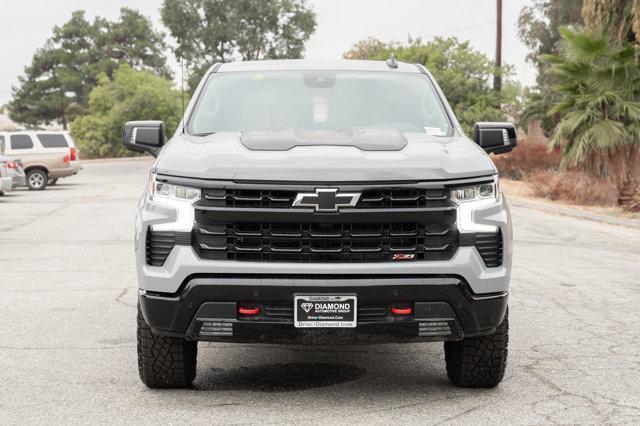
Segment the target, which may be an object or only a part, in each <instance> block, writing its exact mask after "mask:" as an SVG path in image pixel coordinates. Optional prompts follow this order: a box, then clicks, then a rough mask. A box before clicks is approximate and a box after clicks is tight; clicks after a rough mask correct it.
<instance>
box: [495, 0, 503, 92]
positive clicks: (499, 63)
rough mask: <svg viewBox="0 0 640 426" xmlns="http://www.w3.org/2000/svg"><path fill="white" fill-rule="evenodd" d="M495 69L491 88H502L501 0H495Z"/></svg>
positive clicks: (498, 90) (497, 90) (497, 89)
mask: <svg viewBox="0 0 640 426" xmlns="http://www.w3.org/2000/svg"><path fill="white" fill-rule="evenodd" d="M496 14H497V16H496V69H495V72H494V75H493V90H495V91H496V92H500V90H502V76H501V75H500V68H501V67H502V0H496Z"/></svg>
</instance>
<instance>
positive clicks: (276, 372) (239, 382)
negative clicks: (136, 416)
mask: <svg viewBox="0 0 640 426" xmlns="http://www.w3.org/2000/svg"><path fill="white" fill-rule="evenodd" d="M366 374H367V371H366V370H365V369H363V368H360V367H356V366H353V365H348V364H334V363H314V362H293V363H285V364H265V365H254V366H248V367H240V368H234V369H231V370H224V369H220V368H213V369H210V370H207V371H206V373H205V374H199V377H197V378H196V380H195V381H194V383H193V385H194V388H195V389H196V390H207V391H229V390H248V391H256V392H291V391H300V390H306V389H314V388H320V387H326V386H332V385H336V384H341V383H346V382H350V381H352V380H356V379H359V378H360V377H363V376H365V375H366Z"/></svg>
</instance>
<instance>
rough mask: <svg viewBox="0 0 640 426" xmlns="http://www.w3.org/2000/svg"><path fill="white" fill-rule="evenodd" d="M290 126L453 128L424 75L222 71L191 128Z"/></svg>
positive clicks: (432, 130) (209, 86)
mask: <svg viewBox="0 0 640 426" xmlns="http://www.w3.org/2000/svg"><path fill="white" fill-rule="evenodd" d="M287 127H297V128H300V129H308V130H335V129H344V128H348V127H386V128H389V127H391V128H396V129H399V130H400V131H403V132H422V133H425V132H426V133H429V134H432V135H447V134H449V131H450V127H451V126H450V123H449V120H448V117H447V115H446V114H445V112H444V109H443V107H442V104H441V102H440V99H439V98H438V96H437V94H436V92H435V90H434V88H433V86H432V85H431V84H430V82H429V81H428V79H427V78H426V77H425V76H423V75H420V74H417V73H416V74H415V75H413V74H407V73H382V72H353V71H345V72H329V71H326V72H324V71H323V72H302V71H299V72H295V71H282V72H262V73H261V72H255V73H237V74H236V73H234V74H224V73H221V74H215V75H213V76H212V77H210V78H209V80H208V81H207V82H206V84H205V87H204V89H203V92H202V95H201V96H200V99H199V100H198V103H197V104H196V107H195V110H194V112H193V115H192V117H191V121H190V123H189V130H190V132H191V133H195V134H206V133H211V132H224V131H242V130H247V129H252V128H287Z"/></svg>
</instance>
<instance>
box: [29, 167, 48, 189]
mask: <svg viewBox="0 0 640 426" xmlns="http://www.w3.org/2000/svg"><path fill="white" fill-rule="evenodd" d="M48 181H49V177H48V176H47V172H45V171H44V170H42V169H33V170H29V172H28V173H27V188H29V189H31V190H33V191H41V190H43V189H45V188H46V187H47V182H48Z"/></svg>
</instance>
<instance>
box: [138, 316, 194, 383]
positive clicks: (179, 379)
mask: <svg viewBox="0 0 640 426" xmlns="http://www.w3.org/2000/svg"><path fill="white" fill-rule="evenodd" d="M137 334H138V372H139V373H140V379H141V380H142V382H143V383H144V384H145V385H147V386H148V387H150V388H187V387H189V386H191V382H193V379H195V377H196V358H197V351H198V342H192V341H188V340H185V339H181V338H177V337H167V336H159V335H156V334H153V332H152V331H151V328H150V327H149V326H148V325H147V323H146V322H145V320H144V317H143V316H142V312H141V311H140V306H138V332H137Z"/></svg>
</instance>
